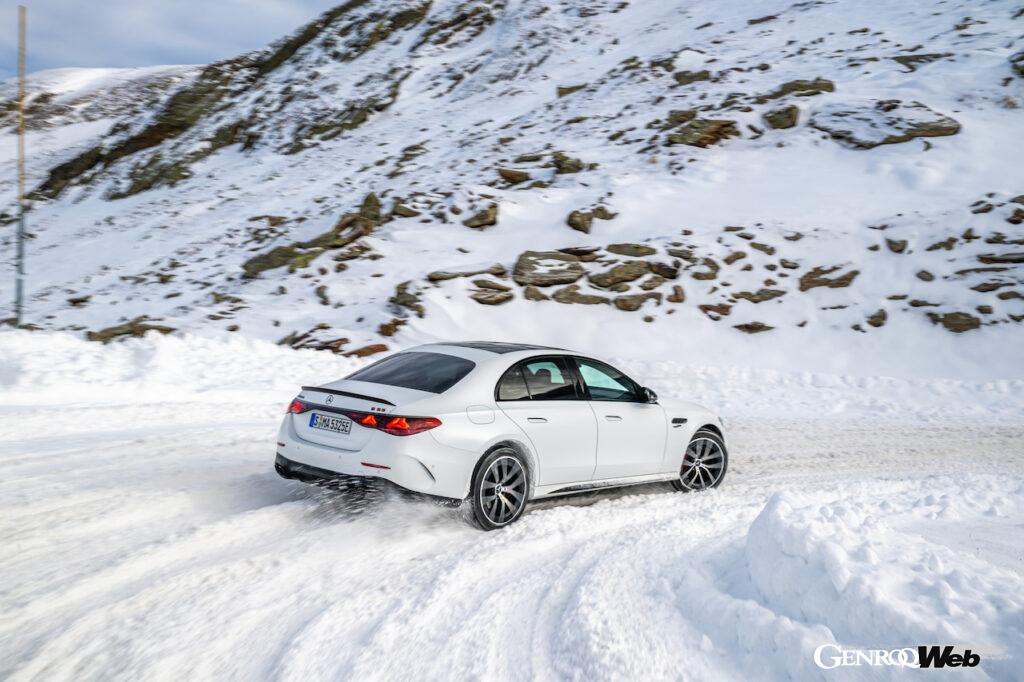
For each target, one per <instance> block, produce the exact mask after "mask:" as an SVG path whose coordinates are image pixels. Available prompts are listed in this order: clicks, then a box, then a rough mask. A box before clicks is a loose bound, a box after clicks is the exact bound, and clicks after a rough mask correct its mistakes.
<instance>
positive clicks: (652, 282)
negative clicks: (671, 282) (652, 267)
mask: <svg viewBox="0 0 1024 682" xmlns="http://www.w3.org/2000/svg"><path fill="white" fill-rule="evenodd" d="M664 283H665V278H664V277H662V276H660V275H651V276H650V277H648V278H647V279H645V280H644V281H643V282H641V283H640V288H641V289H643V290H644V291H653V290H654V289H657V288H658V287H660V286H661V285H662V284H664Z"/></svg>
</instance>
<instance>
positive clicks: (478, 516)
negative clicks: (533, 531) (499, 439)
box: [471, 448, 530, 530]
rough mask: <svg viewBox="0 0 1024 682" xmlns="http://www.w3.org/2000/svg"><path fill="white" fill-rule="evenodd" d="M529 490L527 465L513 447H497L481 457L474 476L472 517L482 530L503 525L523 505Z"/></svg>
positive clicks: (522, 508)
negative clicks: (481, 459)
mask: <svg viewBox="0 0 1024 682" xmlns="http://www.w3.org/2000/svg"><path fill="white" fill-rule="evenodd" d="M529 490H530V482H529V477H528V476H527V471H526V464H525V463H524V462H523V458H522V457H521V456H520V455H519V453H518V452H516V451H515V450H513V449H512V448H499V449H497V450H495V451H494V452H492V453H491V454H489V455H487V456H486V457H484V459H483V461H482V462H480V466H478V467H477V470H476V474H474V476H473V487H472V490H471V504H472V509H473V520H474V521H475V522H476V525H477V526H479V527H480V528H482V529H483V530H496V529H498V528H503V527H504V526H507V525H508V524H510V523H512V522H513V521H515V520H516V519H518V518H519V517H520V516H522V514H523V510H524V509H525V508H526V498H527V495H528V493H529Z"/></svg>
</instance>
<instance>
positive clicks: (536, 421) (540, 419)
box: [526, 417, 548, 424]
mask: <svg viewBox="0 0 1024 682" xmlns="http://www.w3.org/2000/svg"><path fill="white" fill-rule="evenodd" d="M526 421H528V422H530V423H531V424H547V423H548V420H547V419H545V418H544V417H527V418H526Z"/></svg>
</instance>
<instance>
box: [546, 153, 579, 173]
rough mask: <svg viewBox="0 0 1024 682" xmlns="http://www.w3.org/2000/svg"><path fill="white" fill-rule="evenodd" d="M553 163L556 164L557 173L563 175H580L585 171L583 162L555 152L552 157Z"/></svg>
mask: <svg viewBox="0 0 1024 682" xmlns="http://www.w3.org/2000/svg"><path fill="white" fill-rule="evenodd" d="M551 161H552V163H554V164H555V173H558V174H559V175H563V174H566V173H579V172H580V171H581V170H583V162H582V161H580V160H579V159H574V158H572V157H571V156H567V155H565V154H563V153H562V152H555V153H554V154H552V155H551Z"/></svg>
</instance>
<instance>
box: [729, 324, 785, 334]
mask: <svg viewBox="0 0 1024 682" xmlns="http://www.w3.org/2000/svg"><path fill="white" fill-rule="evenodd" d="M733 328H734V329H739V330H740V331H741V332H743V333H745V334H760V333H761V332H769V331H771V330H773V329H775V327H771V326H769V325H767V324H765V323H764V322H746V323H744V324H734V325H733Z"/></svg>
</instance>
